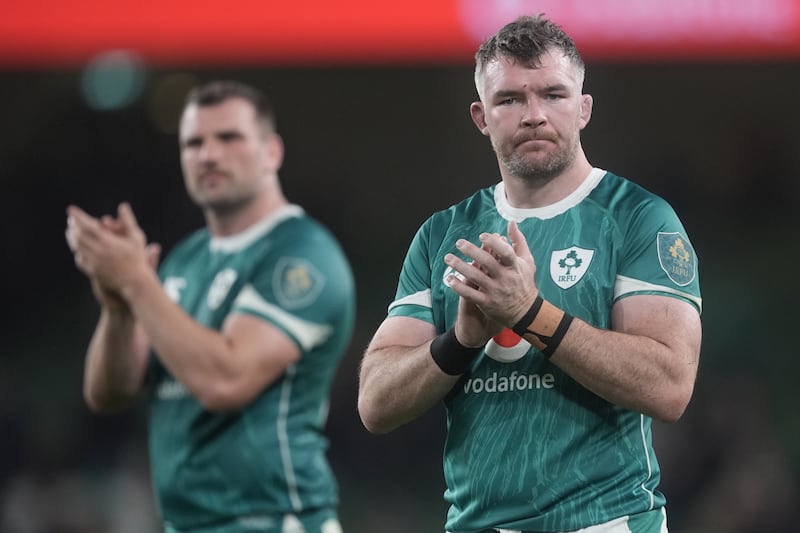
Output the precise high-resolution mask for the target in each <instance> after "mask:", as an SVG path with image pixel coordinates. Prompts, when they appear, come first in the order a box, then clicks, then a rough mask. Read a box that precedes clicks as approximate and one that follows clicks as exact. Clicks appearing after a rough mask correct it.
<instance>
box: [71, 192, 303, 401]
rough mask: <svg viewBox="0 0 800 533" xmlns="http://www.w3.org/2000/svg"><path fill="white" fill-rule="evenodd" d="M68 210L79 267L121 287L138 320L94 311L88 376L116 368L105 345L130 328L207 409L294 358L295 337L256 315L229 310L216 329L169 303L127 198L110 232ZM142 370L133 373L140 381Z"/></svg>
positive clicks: (258, 386) (128, 335) (257, 385)
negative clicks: (98, 320) (116, 318)
mask: <svg viewBox="0 0 800 533" xmlns="http://www.w3.org/2000/svg"><path fill="white" fill-rule="evenodd" d="M69 215H70V220H71V221H70V228H71V229H70V230H69V232H70V236H69V241H70V246H71V247H72V249H73V251H74V252H75V256H76V263H77V264H78V267H79V268H80V269H81V270H82V271H83V272H84V273H85V274H86V275H87V276H89V278H90V279H92V280H94V281H95V283H97V284H98V285H99V286H102V287H105V288H106V289H107V290H108V291H111V292H112V293H114V294H118V295H121V296H122V298H123V299H124V302H125V305H126V306H127V307H128V308H129V309H130V313H131V315H132V317H133V319H135V322H136V324H137V326H135V327H134V326H133V324H132V322H131V321H124V322H121V323H115V324H111V322H110V321H108V319H107V317H106V318H102V317H101V323H100V324H99V327H98V333H96V335H95V339H94V340H93V341H92V344H91V347H90V353H89V356H90V357H89V361H88V362H89V363H92V364H90V365H89V367H90V368H87V372H90V376H89V377H90V379H91V382H92V383H95V377H102V376H108V375H113V374H114V373H115V371H111V368H110V365H108V364H105V363H104V362H109V361H112V360H113V361H117V360H118V359H112V357H116V356H115V355H113V354H111V352H112V351H113V350H112V348H118V347H119V345H120V344H123V341H124V340H126V339H127V340H129V341H131V342H134V341H133V339H138V338H140V337H139V334H138V333H135V331H136V330H137V328H140V329H141V331H143V332H144V334H146V337H147V338H148V339H149V342H150V343H151V344H152V346H153V347H154V348H155V350H156V352H157V353H158V355H159V359H160V360H161V362H162V363H163V364H164V366H165V367H166V368H167V369H168V370H169V371H170V372H171V373H172V375H174V376H175V377H176V378H177V379H178V380H179V381H180V382H181V383H182V384H183V385H184V386H185V387H186V388H187V389H188V390H189V391H190V392H191V393H192V395H193V396H195V397H196V398H197V399H198V401H200V403H201V404H203V406H204V407H205V408H207V409H209V410H212V411H225V410H233V409H237V408H240V407H243V406H244V405H246V404H247V403H249V402H250V401H251V400H252V399H253V398H255V397H256V396H257V395H258V394H259V393H260V392H261V391H262V390H263V389H264V388H265V387H267V386H268V385H269V384H270V383H272V382H273V381H274V380H275V379H277V378H278V376H280V375H281V374H282V373H283V372H284V371H285V370H286V368H287V367H288V366H289V365H290V364H292V363H293V362H294V361H296V360H298V359H299V357H300V349H299V348H298V347H297V345H295V344H294V342H293V341H292V340H291V339H290V338H289V337H288V336H287V335H286V334H284V333H283V332H282V331H280V330H279V329H278V328H276V327H274V326H272V325H270V324H268V323H267V322H265V321H263V320H260V319H258V318H255V317H252V316H248V315H242V314H235V315H231V316H230V317H228V319H227V320H226V322H225V323H224V324H223V328H222V331H215V330H212V329H210V328H207V327H205V326H203V325H202V324H200V323H198V322H197V321H195V320H194V319H193V318H192V317H191V316H189V315H188V314H187V313H186V312H185V311H183V310H182V309H181V308H180V306H178V305H177V304H176V303H174V302H173V301H172V300H171V299H170V298H169V297H168V296H167V294H166V292H164V290H163V288H162V286H161V282H160V280H159V279H158V276H157V275H156V272H155V269H154V268H153V266H152V264H150V262H149V261H148V257H147V247H146V239H145V237H144V234H143V232H142V231H141V229H140V228H139V226H138V224H137V222H136V219H135V217H134V216H133V212H132V211H131V210H130V207H129V206H127V205H125V204H123V205H122V206H121V207H120V211H119V219H118V222H117V224H118V229H117V231H116V232H113V231H110V230H109V229H108V228H107V227H104V226H103V224H102V223H101V222H100V221H99V220H97V219H95V218H93V217H91V216H89V215H88V214H86V213H85V212H83V211H82V210H80V209H78V208H77V207H74V206H72V207H70V208H69ZM112 325H113V326H114V327H110V326H112ZM142 338H144V337H142ZM139 342H140V341H135V343H136V344H137V345H138V343H139ZM145 351H146V350H145ZM137 352H138V349H137ZM122 359H123V360H124V358H122ZM137 360H138V359H137ZM95 361H99V363H97V364H94V363H95ZM95 367H97V368H98V369H99V370H96V369H95ZM115 368H117V367H115ZM104 369H105V370H104ZM117 369H118V370H119V368H117ZM141 371H142V374H141V375H138V374H134V377H135V378H136V379H132V381H134V382H138V383H139V384H141V380H142V379H143V372H144V369H142V370H141ZM137 380H138V381H137ZM129 386H130V383H128V384H126V387H124V388H123V391H128V388H129ZM91 388H92V389H94V388H95V387H94V385H92V387H91ZM101 390H102V389H101Z"/></svg>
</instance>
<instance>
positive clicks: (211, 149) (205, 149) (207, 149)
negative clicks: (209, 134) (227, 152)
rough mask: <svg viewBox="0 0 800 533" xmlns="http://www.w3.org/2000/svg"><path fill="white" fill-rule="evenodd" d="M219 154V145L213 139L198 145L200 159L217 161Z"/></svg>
mask: <svg viewBox="0 0 800 533" xmlns="http://www.w3.org/2000/svg"><path fill="white" fill-rule="evenodd" d="M220 154H221V147H220V144H219V143H218V142H216V141H214V140H213V139H209V140H207V141H206V142H204V143H203V146H201V147H200V152H199V154H198V155H199V156H200V161H203V162H208V161H217V160H219V157H220Z"/></svg>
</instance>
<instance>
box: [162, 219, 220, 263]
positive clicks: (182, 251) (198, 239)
mask: <svg viewBox="0 0 800 533" xmlns="http://www.w3.org/2000/svg"><path fill="white" fill-rule="evenodd" d="M210 241H211V234H210V233H209V231H208V229H207V228H201V229H198V230H196V231H194V232H192V233H190V234H189V235H187V236H186V237H184V238H183V239H181V240H180V241H178V242H177V243H176V244H175V246H173V247H172V249H171V250H170V251H169V253H168V254H167V255H166V256H165V258H164V261H163V262H162V265H163V264H166V263H168V262H182V261H185V260H187V259H189V258H195V257H197V252H198V251H199V250H207V249H208V247H209V243H210Z"/></svg>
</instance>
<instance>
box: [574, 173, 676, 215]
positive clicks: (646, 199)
mask: <svg viewBox="0 0 800 533" xmlns="http://www.w3.org/2000/svg"><path fill="white" fill-rule="evenodd" d="M588 199H589V200H590V201H592V202H594V203H596V204H597V205H599V206H601V207H602V208H603V209H605V210H606V211H607V212H608V213H609V215H610V216H612V217H613V218H615V219H617V220H620V221H623V222H625V221H630V220H633V219H639V218H642V217H645V218H647V217H651V216H655V217H659V218H660V217H664V216H668V217H673V216H675V210H674V209H673V208H672V206H671V205H670V204H669V202H667V200H665V199H664V198H662V197H661V196H659V195H657V194H655V193H653V192H651V191H650V190H648V189H646V188H645V187H643V186H641V185H639V184H637V183H634V182H633V181H631V180H629V179H628V178H625V177H622V176H619V175H617V174H614V173H613V172H608V171H606V174H605V175H604V176H603V179H602V180H601V181H600V183H598V185H597V187H595V189H594V190H593V191H592V192H591V193H590V194H589V197H588Z"/></svg>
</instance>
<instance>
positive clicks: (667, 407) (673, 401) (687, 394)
mask: <svg viewBox="0 0 800 533" xmlns="http://www.w3.org/2000/svg"><path fill="white" fill-rule="evenodd" d="M691 398H692V388H691V387H689V388H686V387H683V388H681V389H680V390H676V391H674V392H673V393H672V394H671V395H669V397H668V398H666V399H665V400H664V401H662V402H660V403H659V405H658V406H657V407H656V410H655V412H654V413H653V414H652V416H653V418H656V419H657V420H660V421H661V422H666V423H668V424H672V423H675V422H677V421H678V420H680V418H681V417H682V416H683V413H684V412H686V408H687V407H688V406H689V401H690V400H691Z"/></svg>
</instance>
